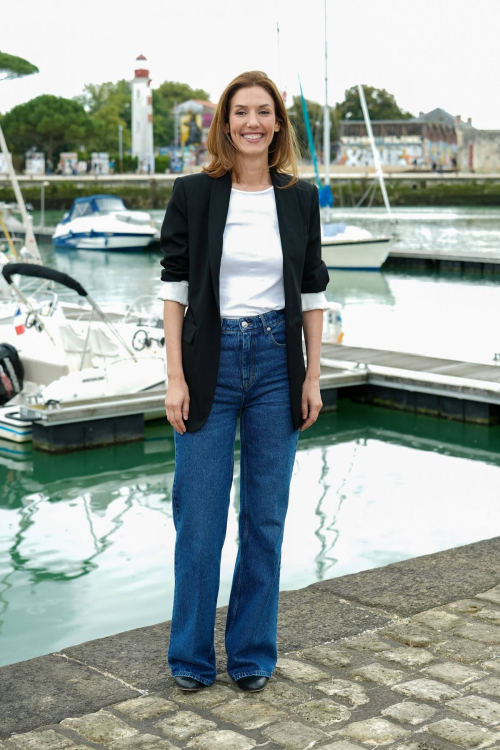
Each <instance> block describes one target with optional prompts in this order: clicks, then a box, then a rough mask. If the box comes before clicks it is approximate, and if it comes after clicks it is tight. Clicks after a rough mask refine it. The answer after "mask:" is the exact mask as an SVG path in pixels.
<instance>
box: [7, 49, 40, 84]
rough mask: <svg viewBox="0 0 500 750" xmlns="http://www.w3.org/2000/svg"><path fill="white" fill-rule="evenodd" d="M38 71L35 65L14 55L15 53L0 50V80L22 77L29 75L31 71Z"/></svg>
mask: <svg viewBox="0 0 500 750" xmlns="http://www.w3.org/2000/svg"><path fill="white" fill-rule="evenodd" d="M39 72H40V71H39V70H38V68H37V67H36V65H32V63H30V62H28V61H27V60H25V59H24V58H23V57H16V56H15V55H8V54H7V53H6V52H0V80H4V81H6V80H8V79H9V78H22V77H23V76H30V75H32V74H33V73H39Z"/></svg>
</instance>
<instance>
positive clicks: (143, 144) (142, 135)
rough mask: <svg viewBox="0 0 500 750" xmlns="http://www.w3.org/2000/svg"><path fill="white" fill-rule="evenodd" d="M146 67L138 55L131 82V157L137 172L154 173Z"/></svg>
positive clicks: (144, 61) (149, 92)
mask: <svg viewBox="0 0 500 750" xmlns="http://www.w3.org/2000/svg"><path fill="white" fill-rule="evenodd" d="M146 65H147V60H146V58H145V57H144V55H139V57H138V58H137V59H136V69H135V72H134V80H133V81H132V156H136V157H137V160H138V164H137V166H138V171H139V172H154V171H155V157H154V146H153V95H152V92H151V78H150V77H149V70H148V69H147V67H146Z"/></svg>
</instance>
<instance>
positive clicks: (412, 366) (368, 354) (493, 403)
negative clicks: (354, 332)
mask: <svg viewBox="0 0 500 750" xmlns="http://www.w3.org/2000/svg"><path fill="white" fill-rule="evenodd" d="M349 378H354V380H349ZM320 385H321V388H322V390H323V388H325V389H326V390H327V393H326V394H325V395H326V400H325V398H323V395H322V398H323V403H324V404H325V406H326V405H333V404H334V403H335V399H336V398H337V390H338V389H339V388H343V389H344V391H343V395H344V396H345V397H348V398H352V399H353V400H355V401H363V402H365V403H371V404H376V405H379V406H387V407H389V408H393V409H403V410H404V411H410V412H415V413H416V414H428V415H431V416H434V417H444V418H446V419H455V420H459V421H462V422H473V423H476V424H483V425H495V424H498V423H499V421H500V363H499V364H498V365H495V364H492V365H487V364H480V363H474V362H461V361H458V360H452V359H439V358H437V357H426V356H424V355H419V354H407V353H406V352H392V351H387V350H385V349H368V348H364V347H354V346H344V345H341V344H323V345H322V347H321V378H320ZM329 390H334V391H335V395H334V394H333V393H328V391H329Z"/></svg>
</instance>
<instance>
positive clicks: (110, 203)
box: [96, 198, 125, 214]
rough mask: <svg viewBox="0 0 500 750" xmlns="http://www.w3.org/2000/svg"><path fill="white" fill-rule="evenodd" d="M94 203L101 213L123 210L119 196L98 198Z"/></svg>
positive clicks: (123, 205)
mask: <svg viewBox="0 0 500 750" xmlns="http://www.w3.org/2000/svg"><path fill="white" fill-rule="evenodd" d="M96 203H97V208H98V210H99V213H101V214H107V213H110V212H111V211H123V210H124V209H125V204H124V202H123V201H122V199H121V198H98V199H97V200H96Z"/></svg>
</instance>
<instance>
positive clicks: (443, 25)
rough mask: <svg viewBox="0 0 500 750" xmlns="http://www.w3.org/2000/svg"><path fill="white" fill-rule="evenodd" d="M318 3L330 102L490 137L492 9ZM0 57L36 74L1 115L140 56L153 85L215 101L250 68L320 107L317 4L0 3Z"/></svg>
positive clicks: (128, 70)
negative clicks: (371, 89)
mask: <svg viewBox="0 0 500 750" xmlns="http://www.w3.org/2000/svg"><path fill="white" fill-rule="evenodd" d="M326 1H327V15H328V22H327V31H328V80H329V96H328V101H329V103H330V104H332V105H333V104H334V103H335V102H337V101H341V100H342V99H343V94H344V91H345V89H347V88H350V87H351V86H354V85H356V84H358V83H363V84H366V85H370V86H375V87H379V88H386V89H387V90H388V91H389V92H391V93H392V94H394V95H395V97H396V101H397V102H398V104H399V106H400V107H402V108H403V109H406V110H409V111H410V112H412V113H413V114H414V115H418V114H419V112H420V111H424V112H427V111H429V110H431V109H434V108H435V107H443V109H445V110H447V111H448V112H450V113H451V114H453V115H456V114H460V115H461V116H462V119H463V120H466V119H467V117H472V123H473V125H475V126H476V127H479V128H489V129H500V97H499V96H498V93H497V87H496V85H495V81H496V74H497V72H498V70H499V69H500V44H499V43H498V29H499V25H500V0H474V2H472V3H471V2H470V0H419V1H418V2H417V3H415V2H410V0H342V2H341V1H340V0H326ZM277 20H278V21H279V29H280V34H279V54H278V36H277V31H276V21H277ZM0 50H2V51H4V52H8V53H10V54H13V55H18V56H20V57H24V58H26V59H28V60H29V61H30V62H32V63H34V64H35V65H37V67H38V68H39V69H40V73H39V74H37V75H34V76H31V77H28V78H25V79H21V80H18V81H5V82H0V112H2V113H5V112H7V111H8V110H9V109H11V108H12V107H14V106H15V105H16V104H20V103H22V102H25V101H27V100H29V99H31V98H33V97H35V96H39V95H40V94H55V95H57V96H65V97H72V96H75V95H77V94H79V93H81V91H82V89H83V85H84V84H85V83H102V82H104V81H116V80H118V79H119V78H132V77H133V70H134V61H135V58H136V57H137V55H138V54H140V53H141V52H142V53H143V54H144V55H145V56H146V57H147V59H148V63H149V68H150V71H151V76H152V79H153V80H152V86H153V88H155V87H157V86H159V85H160V84H161V83H162V82H163V81H164V80H167V79H168V80H174V81H182V82H185V83H188V84H189V85H190V86H193V87H200V88H203V89H205V90H206V91H207V92H208V93H209V95H210V98H211V100H212V101H215V102H216V101H217V99H218V98H219V96H220V94H221V92H222V91H223V89H224V88H225V86H226V85H227V84H228V83H229V81H230V80H231V79H232V78H233V77H234V76H236V75H237V74H238V73H241V72H243V71H245V70H253V69H259V70H264V71H265V72H266V73H267V74H268V75H269V76H270V77H271V78H273V79H274V80H275V81H276V83H277V84H278V85H279V84H280V83H281V88H282V89H283V88H285V87H286V89H287V91H288V97H289V98H288V104H290V103H291V101H292V95H297V94H298V93H299V85H298V75H300V78H301V81H302V87H303V90H304V95H305V96H306V97H307V98H308V99H313V100H316V101H319V102H323V101H324V90H325V89H324V77H325V73H324V0H301V1H300V2H299V1H298V0H248V1H246V2H235V0H231V1H229V0H176V1H175V2H172V1H171V0H140V2H137V0H135V1H134V2H131V0H120V2H118V0H85V1H84V2H71V1H69V0H13V1H12V2H6V3H3V4H2V22H1V27H0ZM492 83H493V87H491V84H492Z"/></svg>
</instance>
